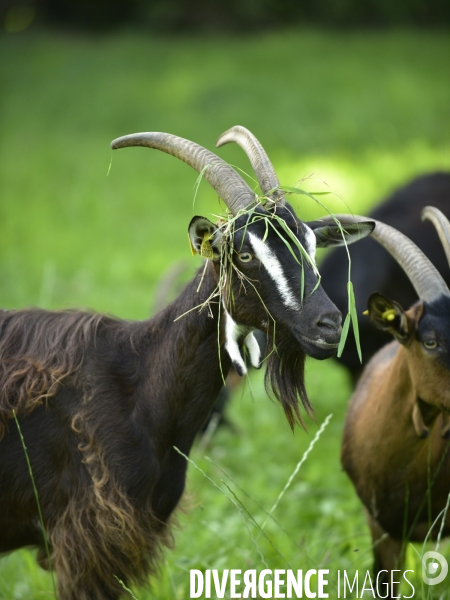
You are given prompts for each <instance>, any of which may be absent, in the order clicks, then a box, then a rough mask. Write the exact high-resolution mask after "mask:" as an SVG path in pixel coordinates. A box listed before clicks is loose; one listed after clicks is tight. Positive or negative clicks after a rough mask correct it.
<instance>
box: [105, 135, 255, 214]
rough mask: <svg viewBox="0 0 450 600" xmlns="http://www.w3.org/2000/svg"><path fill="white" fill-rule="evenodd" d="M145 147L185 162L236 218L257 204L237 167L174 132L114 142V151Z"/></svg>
mask: <svg viewBox="0 0 450 600" xmlns="http://www.w3.org/2000/svg"><path fill="white" fill-rule="evenodd" d="M128 146H145V147H147V148H154V149H155V150H161V151H162V152H166V153H167V154H171V155H172V156H175V157H176V158H179V159H180V160H183V161H184V162H185V163H187V164H188V165H189V166H190V167H192V168H193V169H195V170H196V171H197V172H198V173H202V175H203V177H204V178H205V179H206V181H208V183H209V184H210V185H211V186H212V187H213V188H214V189H215V191H216V192H217V194H218V195H219V196H220V197H221V198H222V200H223V201H224V202H225V204H226V205H227V206H228V208H229V209H230V211H231V212H232V214H233V215H237V213H238V212H239V210H245V209H246V208H248V207H249V206H251V205H252V204H254V203H255V200H256V198H255V194H254V192H253V191H252V189H251V188H250V186H249V185H248V184H247V183H246V182H245V181H244V179H243V178H242V177H241V176H240V175H239V173H237V172H236V171H235V170H234V169H233V167H231V166H230V165H229V164H227V163H226V162H225V161H224V160H223V159H221V158H219V157H218V156H217V155H216V154H214V153H213V152H210V151H209V150H206V148H203V146H200V145H199V144H196V143H195V142H191V141H189V140H185V139H184V138H181V137H178V136H176V135H171V134H170V133H160V132H146V133H132V134H130V135H124V136H123V137H120V138H117V139H116V140H113V141H112V142H111V148H112V149H113V150H116V149H117V148H126V147H128Z"/></svg>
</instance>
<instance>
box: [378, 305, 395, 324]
mask: <svg viewBox="0 0 450 600" xmlns="http://www.w3.org/2000/svg"><path fill="white" fill-rule="evenodd" d="M381 318H382V319H384V320H385V321H393V320H394V319H395V308H388V310H385V311H384V313H383V314H382V315H381Z"/></svg>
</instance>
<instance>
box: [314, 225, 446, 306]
mask: <svg viewBox="0 0 450 600" xmlns="http://www.w3.org/2000/svg"><path fill="white" fill-rule="evenodd" d="M334 217H335V218H336V219H339V221H341V223H342V227H343V228H344V229H345V223H346V222H347V223H356V222H359V221H372V222H373V221H375V229H374V230H373V231H372V233H371V234H370V235H371V237H373V238H374V239H375V240H376V241H377V242H378V243H379V244H381V245H382V246H383V247H384V248H386V250H387V251H388V252H389V254H390V255H391V256H392V258H394V259H395V260H396V261H397V262H398V264H399V265H400V266H401V267H402V269H403V270H404V271H405V273H406V275H407V276H408V279H409V280H410V281H411V283H412V285H413V287H414V289H415V290H416V292H417V295H418V296H419V298H420V299H421V300H424V301H425V302H433V300H436V299H437V298H439V297H440V296H450V292H449V289H448V287H447V284H446V283H445V281H444V279H443V278H442V276H441V274H440V273H439V271H438V270H437V269H436V267H435V266H434V265H433V263H432V262H431V261H430V260H429V259H428V258H427V257H426V256H425V254H424V253H423V252H422V250H421V249H420V248H418V247H417V246H416V244H415V243H414V242H413V241H411V240H410V239H409V238H408V237H406V235H403V233H400V231H398V230H397V229H394V227H391V226H390V225H386V223H382V222H381V221H377V220H375V219H372V218H369V217H361V216H359V215H334ZM320 220H321V221H324V222H325V223H334V221H333V219H332V217H324V218H322V219H320Z"/></svg>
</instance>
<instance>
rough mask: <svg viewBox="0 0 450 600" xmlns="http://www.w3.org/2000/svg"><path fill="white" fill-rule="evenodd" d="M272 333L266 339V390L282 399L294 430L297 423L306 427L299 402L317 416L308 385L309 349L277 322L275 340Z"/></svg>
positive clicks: (280, 400)
mask: <svg viewBox="0 0 450 600" xmlns="http://www.w3.org/2000/svg"><path fill="white" fill-rule="evenodd" d="M271 333H272V332H270V333H269V334H268V341H267V354H268V357H267V360H266V374H265V379H264V384H265V387H266V391H267V393H268V394H269V395H271V394H273V396H275V398H276V399H277V400H278V401H279V402H280V404H281V406H282V407H283V410H284V413H285V415H286V418H287V420H288V423H289V426H290V428H291V429H292V430H294V427H295V425H296V424H299V425H301V426H302V427H303V428H304V429H306V425H305V421H304V419H303V417H302V415H301V413H300V404H299V403H301V405H302V406H303V408H304V409H305V411H306V413H307V414H308V415H309V416H310V417H311V418H314V410H313V408H312V406H311V403H310V401H309V398H308V394H307V393H306V388H305V360H306V353H305V352H304V351H303V350H302V349H301V348H300V347H299V345H298V342H297V341H296V340H295V339H294V338H293V337H292V336H291V335H290V334H289V333H288V331H286V330H284V331H282V332H280V329H279V326H278V327H277V336H276V338H277V339H276V340H275V339H274V338H273V336H272V335H271Z"/></svg>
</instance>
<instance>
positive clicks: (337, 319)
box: [317, 312, 342, 331]
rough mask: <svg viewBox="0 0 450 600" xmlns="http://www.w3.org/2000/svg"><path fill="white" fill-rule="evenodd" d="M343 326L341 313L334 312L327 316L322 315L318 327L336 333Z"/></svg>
mask: <svg viewBox="0 0 450 600" xmlns="http://www.w3.org/2000/svg"><path fill="white" fill-rule="evenodd" d="M341 325H342V315H341V313H340V312H332V313H328V314H326V315H321V316H320V317H319V320H318V321H317V326H318V327H326V328H328V329H332V330H333V331H336V329H339V327H340V326H341Z"/></svg>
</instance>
